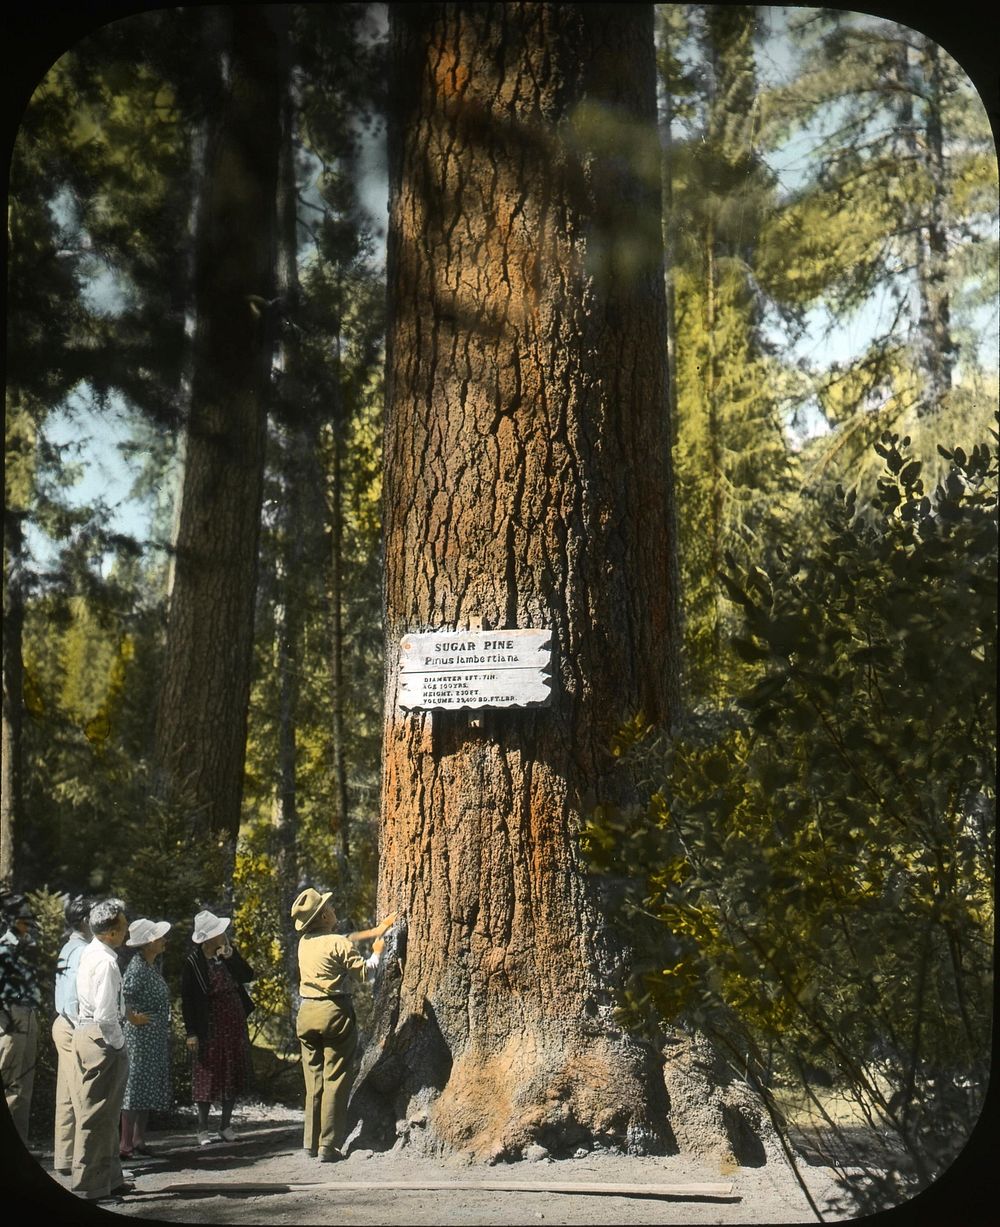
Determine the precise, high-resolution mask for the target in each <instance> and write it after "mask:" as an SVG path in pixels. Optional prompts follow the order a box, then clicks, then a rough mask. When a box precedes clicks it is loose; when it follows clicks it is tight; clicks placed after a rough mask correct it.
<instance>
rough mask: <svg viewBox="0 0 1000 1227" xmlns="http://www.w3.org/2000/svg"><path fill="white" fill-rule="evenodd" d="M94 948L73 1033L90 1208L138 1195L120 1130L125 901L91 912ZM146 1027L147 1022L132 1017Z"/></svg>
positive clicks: (80, 975) (81, 1187) (84, 1186)
mask: <svg viewBox="0 0 1000 1227" xmlns="http://www.w3.org/2000/svg"><path fill="white" fill-rule="evenodd" d="M90 928H91V932H92V933H93V935H94V936H93V940H92V941H91V942H90V944H89V945H88V946H87V948H86V950H84V952H83V954H82V955H81V956H80V966H79V969H78V971H77V976H76V992H77V1025H76V1027H75V1029H74V1031H73V1078H72V1084H71V1092H72V1095H73V1113H74V1115H75V1117H76V1133H75V1135H74V1139H73V1186H72V1187H73V1192H74V1193H76V1194H77V1195H78V1196H79V1197H82V1198H85V1199H86V1200H87V1201H96V1202H100V1203H101V1204H104V1205H118V1204H120V1203H121V1198H122V1194H123V1193H130V1192H131V1191H132V1189H133V1188H134V1187H135V1186H134V1185H131V1184H127V1183H126V1182H125V1180H124V1179H123V1177H122V1165H121V1159H120V1157H119V1154H118V1123H119V1118H120V1116H121V1110H122V1099H123V1098H124V1096H125V1084H126V1081H127V1080H128V1049H127V1048H126V1047H125V1034H124V1031H123V1030H122V1023H123V1022H124V1020H125V999H124V997H123V995H122V976H121V972H120V971H119V969H118V958H117V956H116V955H115V951H116V950H117V949H118V947H119V946H120V945H121V944H122V942H123V941H124V940H125V934H126V932H127V930H128V920H127V918H126V916H125V905H124V903H123V902H122V901H121V899H105V900H103V901H102V902H101V903H96V904H95V905H94V906H93V907H92V908H91V909H90ZM131 1021H133V1022H136V1023H137V1024H138V1025H140V1026H141V1025H142V1023H143V1022H148V1021H149V1020H148V1019H147V1018H146V1016H145V1015H143V1014H140V1015H132V1016H131Z"/></svg>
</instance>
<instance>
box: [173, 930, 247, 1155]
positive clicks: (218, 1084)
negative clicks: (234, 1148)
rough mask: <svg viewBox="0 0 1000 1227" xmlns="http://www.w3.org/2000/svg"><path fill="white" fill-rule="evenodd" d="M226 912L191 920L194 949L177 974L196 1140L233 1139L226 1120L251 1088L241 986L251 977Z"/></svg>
mask: <svg viewBox="0 0 1000 1227" xmlns="http://www.w3.org/2000/svg"><path fill="white" fill-rule="evenodd" d="M228 927H229V918H228V917H227V916H215V915H213V914H212V913H211V912H208V911H203V912H199V913H198V915H197V916H196V917H195V918H194V933H193V934H192V936H191V941H192V942H193V943H194V949H193V950H192V951H191V953H190V954H189V955H188V956H187V958H186V959H185V960H184V967H183V969H182V972H181V1008H182V1011H183V1014H184V1029H185V1031H186V1032H187V1046H188V1051H189V1052H190V1053H191V1055H192V1058H193V1062H194V1064H193V1069H192V1074H191V1093H192V1097H193V1098H194V1101H195V1103H196V1104H197V1106H198V1144H199V1145H201V1146H207V1145H208V1144H209V1143H210V1142H214V1141H219V1140H221V1141H225V1142H234V1141H235V1140H236V1136H237V1135H236V1130H235V1129H233V1127H232V1125H231V1124H230V1121H231V1119H232V1115H233V1106H234V1105H235V1103H236V1100H237V1098H238V1097H239V1096H240V1095H245V1094H246V1092H247V1091H248V1090H249V1089H250V1076H251V1068H250V1036H249V1034H248V1032H247V1015H248V1014H249V1013H250V1011H251V1010H252V1009H253V1002H252V1001H251V999H250V995H249V993H248V992H247V991H246V989H245V988H244V987H243V986H244V985H245V984H246V983H247V982H248V981H249V980H252V979H253V978H254V974H253V971H252V970H251V968H250V967H249V965H248V964H247V962H246V960H245V959H244V958H243V956H242V955H241V954H240V953H239V951H238V950H237V949H236V948H235V947H234V946H233V945H232V944H231V943H230V942H229V941H228V940H227V938H226V930H227V929H228ZM213 1103H218V1104H220V1105H221V1108H222V1119H221V1121H220V1124H219V1132H218V1133H217V1134H212V1133H211V1132H209V1128H208V1117H209V1112H210V1110H211V1107H212V1104H213Z"/></svg>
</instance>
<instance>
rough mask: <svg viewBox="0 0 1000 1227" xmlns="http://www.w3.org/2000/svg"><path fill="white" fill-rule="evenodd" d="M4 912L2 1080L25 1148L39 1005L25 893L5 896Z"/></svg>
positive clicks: (0, 946) (0, 970) (0, 1018)
mask: <svg viewBox="0 0 1000 1227" xmlns="http://www.w3.org/2000/svg"><path fill="white" fill-rule="evenodd" d="M3 912H4V919H5V920H6V922H7V924H6V927H5V930H4V933H3V935H2V936H0V992H2V998H0V1082H2V1083H3V1092H4V1098H5V1099H6V1100H7V1107H8V1109H9V1110H10V1114H11V1117H12V1118H13V1121H14V1127H15V1128H16V1129H17V1132H18V1136H19V1137H20V1138H21V1141H22V1142H24V1144H25V1145H26V1146H27V1144H28V1118H29V1116H30V1114H31V1092H32V1089H33V1087H34V1083H35V1058H36V1054H37V1051H38V1006H39V1005H40V1004H41V993H40V991H39V987H38V979H37V976H36V973H35V965H34V961H33V960H32V958H31V956H30V948H31V946H33V944H34V942H33V939H32V937H31V925H32V924H33V923H34V917H33V916H32V914H31V908H30V907H29V906H28V903H27V900H26V899H25V898H24V896H23V895H6V896H5V897H4V899H3Z"/></svg>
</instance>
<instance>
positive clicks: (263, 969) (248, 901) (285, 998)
mask: <svg viewBox="0 0 1000 1227" xmlns="http://www.w3.org/2000/svg"><path fill="white" fill-rule="evenodd" d="M276 863H277V858H276V856H275V852H274V828H273V827H270V826H266V825H264V824H256V825H255V826H251V827H250V828H248V829H245V830H244V832H243V834H242V835H241V836H240V839H239V841H238V842H237V845H236V867H235V870H234V872H233V900H234V906H233V923H234V927H235V930H236V933H237V940H238V942H239V946H240V951H241V953H242V955H243V957H244V958H245V959H246V961H247V962H248V963H249V964H250V966H251V967H252V968H253V969H254V972H255V980H254V988H253V999H254V1005H255V1006H256V1009H255V1010H254V1012H253V1014H251V1016H250V1020H249V1021H250V1030H251V1038H252V1039H255V1038H256V1036H257V1035H259V1034H263V1035H264V1036H265V1037H267V1038H270V1039H272V1040H274V1041H280V1040H281V1039H282V1038H283V1036H282V1035H281V1024H282V1021H285V1020H287V1019H288V1018H289V1017H290V1015H291V1009H292V998H291V994H292V990H293V989H294V987H295V986H294V985H291V984H289V982H288V974H287V968H286V966H285V963H284V958H283V950H282V945H281V935H282V933H283V931H284V929H285V926H286V915H287V912H288V907H289V904H288V898H287V896H288V884H287V883H285V882H283V881H282V880H281V879H280V877H279V876H278V875H277V873H276V872H275V869H276Z"/></svg>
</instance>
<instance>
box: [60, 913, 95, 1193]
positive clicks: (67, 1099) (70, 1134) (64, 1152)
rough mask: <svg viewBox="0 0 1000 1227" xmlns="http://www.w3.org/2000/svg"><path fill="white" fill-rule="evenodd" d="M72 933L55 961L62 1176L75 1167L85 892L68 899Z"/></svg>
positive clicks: (85, 940)
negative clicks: (75, 1084) (76, 1031)
mask: <svg viewBox="0 0 1000 1227" xmlns="http://www.w3.org/2000/svg"><path fill="white" fill-rule="evenodd" d="M63 915H64V916H65V917H66V929H67V931H68V934H69V936H68V937H67V940H66V942H65V944H64V945H63V948H62V949H61V950H60V951H59V959H58V962H57V963H56V982H55V1006H56V1015H55V1018H54V1020H53V1022H52V1042H53V1044H55V1047H56V1062H57V1064H56V1105H55V1109H56V1110H55V1129H54V1134H53V1143H54V1145H53V1151H52V1154H53V1158H52V1166H53V1167H54V1168H55V1170H56V1171H57V1172H59V1174H60V1175H62V1176H69V1175H71V1174H72V1171H73V1140H74V1136H75V1134H76V1116H75V1114H74V1112H73V1096H72V1093H71V1090H70V1087H71V1085H72V1081H73V1074H72V1071H73V1030H74V1028H75V1027H76V1023H77V1009H78V1007H77V1000H76V975H77V972H78V971H79V968H80V959H81V958H82V957H83V952H84V951H85V950H86V949H87V946H88V945H89V944H90V941H91V939H92V937H93V934H92V933H91V931H90V923H89V921H88V917H89V915H90V902H89V901H88V900H87V899H84V898H83V896H82V895H77V896H76V897H75V898H72V899H69V900H67V903H66V907H65V908H64V910H63Z"/></svg>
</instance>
